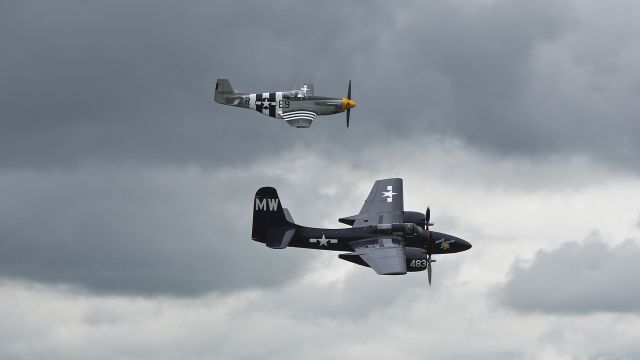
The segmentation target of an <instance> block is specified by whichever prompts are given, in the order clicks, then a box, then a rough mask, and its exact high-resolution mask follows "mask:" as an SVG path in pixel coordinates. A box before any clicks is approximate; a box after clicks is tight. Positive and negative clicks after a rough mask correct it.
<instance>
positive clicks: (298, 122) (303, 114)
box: [282, 110, 316, 128]
mask: <svg viewBox="0 0 640 360" xmlns="http://www.w3.org/2000/svg"><path fill="white" fill-rule="evenodd" d="M282 118H283V119H284V120H285V121H286V122H287V124H289V126H293V127H297V128H308V127H309V126H311V123H312V122H313V119H315V118H316V113H314V112H313V111H309V110H296V111H290V112H285V113H282Z"/></svg>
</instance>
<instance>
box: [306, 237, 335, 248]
mask: <svg viewBox="0 0 640 360" xmlns="http://www.w3.org/2000/svg"><path fill="white" fill-rule="evenodd" d="M309 242H312V243H314V242H319V243H320V244H319V245H318V246H328V243H331V244H337V243H338V239H327V238H326V237H325V236H324V234H322V237H321V238H320V239H309Z"/></svg>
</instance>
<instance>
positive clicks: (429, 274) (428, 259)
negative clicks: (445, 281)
mask: <svg viewBox="0 0 640 360" xmlns="http://www.w3.org/2000/svg"><path fill="white" fill-rule="evenodd" d="M427 277H428V278H429V286H431V254H429V256H428V257H427Z"/></svg>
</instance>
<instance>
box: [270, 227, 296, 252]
mask: <svg viewBox="0 0 640 360" xmlns="http://www.w3.org/2000/svg"><path fill="white" fill-rule="evenodd" d="M295 232H296V229H295V228H283V227H278V228H271V229H269V230H267V235H266V238H265V244H266V245H267V246H268V247H270V248H272V249H284V248H286V247H287V246H288V245H289V241H291V239H292V238H293V234H295Z"/></svg>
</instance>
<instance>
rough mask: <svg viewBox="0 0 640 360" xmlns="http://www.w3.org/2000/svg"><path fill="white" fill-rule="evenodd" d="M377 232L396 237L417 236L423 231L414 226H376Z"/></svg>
mask: <svg viewBox="0 0 640 360" xmlns="http://www.w3.org/2000/svg"><path fill="white" fill-rule="evenodd" d="M377 228H378V232H379V233H381V234H389V235H396V236H419V235H421V234H422V233H423V232H424V230H423V229H422V228H421V227H419V226H418V225H416V224H407V223H404V224H403V223H400V224H378V227H377Z"/></svg>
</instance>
